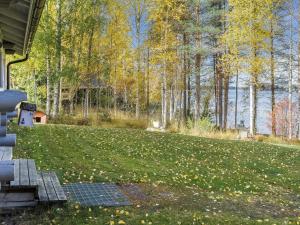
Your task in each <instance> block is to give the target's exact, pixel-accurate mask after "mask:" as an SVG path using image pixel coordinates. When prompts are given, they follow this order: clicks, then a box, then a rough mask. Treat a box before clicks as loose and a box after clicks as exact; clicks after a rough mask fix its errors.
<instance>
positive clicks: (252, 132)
mask: <svg viewBox="0 0 300 225" xmlns="http://www.w3.org/2000/svg"><path fill="white" fill-rule="evenodd" d="M254 85H255V83H254V82H253V78H250V94H249V97H250V107H249V108H250V113H249V115H250V118H249V119H250V121H249V122H250V123H249V124H250V127H249V132H250V135H251V136H254V135H255V118H254V117H255V94H254V88H255V87H254Z"/></svg>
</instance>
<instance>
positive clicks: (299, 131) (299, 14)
mask: <svg viewBox="0 0 300 225" xmlns="http://www.w3.org/2000/svg"><path fill="white" fill-rule="evenodd" d="M298 24H300V4H298ZM298 40H300V26H298ZM297 122H298V139H299V140H300V41H298V118H297Z"/></svg>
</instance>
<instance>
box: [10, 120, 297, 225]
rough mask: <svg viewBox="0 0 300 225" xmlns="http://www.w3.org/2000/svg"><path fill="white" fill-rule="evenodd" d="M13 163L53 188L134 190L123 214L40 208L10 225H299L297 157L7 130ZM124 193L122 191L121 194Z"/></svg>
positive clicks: (222, 145)
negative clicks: (46, 177) (98, 185)
mask: <svg viewBox="0 0 300 225" xmlns="http://www.w3.org/2000/svg"><path fill="white" fill-rule="evenodd" d="M11 130H13V131H14V132H16V133H17V134H18V146H17V148H16V149H15V151H14V157H15V158H32V159H35V160H36V163H37V166H38V169H41V170H48V169H49V170H55V171H56V173H57V174H58V176H59V178H60V181H61V182H63V183H68V182H79V181H81V182H116V183H119V184H121V185H124V184H131V183H134V184H137V185H138V186H139V187H140V189H141V190H142V191H143V193H144V195H143V196H142V197H140V196H138V195H134V194H132V193H131V195H129V197H130V198H131V200H132V201H133V202H134V205H133V206H131V207H124V208H101V207H96V208H81V207H79V206H78V205H76V204H72V203H69V204H67V205H66V206H64V207H63V208H45V207H43V208H40V209H35V210H32V211H26V212H25V213H16V215H15V216H14V217H13V220H14V221H13V222H16V224H18V223H19V224H30V225H31V224H51V223H52V224H62V225H67V224H72V225H73V224H125V223H126V224H172V225H173V224H187V225H191V224H259V223H260V224H299V223H300V150H299V149H297V148H287V147H282V146H274V145H269V144H262V143H251V142H242V141H224V140H213V139H205V138H198V137H191V136H184V135H177V134H165V133H150V132H146V131H142V130H131V129H103V128H93V127H78V126H62V125H48V126H37V127H35V128H33V129H28V128H15V127H13V128H11ZM124 191H126V188H124Z"/></svg>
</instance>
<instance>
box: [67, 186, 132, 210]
mask: <svg viewBox="0 0 300 225" xmlns="http://www.w3.org/2000/svg"><path fill="white" fill-rule="evenodd" d="M63 189H64V191H65V193H66V194H67V196H68V197H69V199H71V200H73V201H75V202H77V203H79V204H80V205H82V206H128V205H131V203H130V201H129V200H128V198H127V197H126V196H125V195H124V194H123V193H122V192H121V190H120V189H119V187H118V186H117V185H115V184H104V183H95V184H88V183H73V184H66V185H63Z"/></svg>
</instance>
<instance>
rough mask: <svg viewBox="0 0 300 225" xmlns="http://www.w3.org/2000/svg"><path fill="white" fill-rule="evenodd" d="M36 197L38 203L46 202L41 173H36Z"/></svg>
mask: <svg viewBox="0 0 300 225" xmlns="http://www.w3.org/2000/svg"><path fill="white" fill-rule="evenodd" d="M37 182H38V197H39V201H40V202H48V201H49V198H48V195H47V192H46V188H45V183H44V180H43V176H42V173H41V172H38V173H37Z"/></svg>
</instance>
